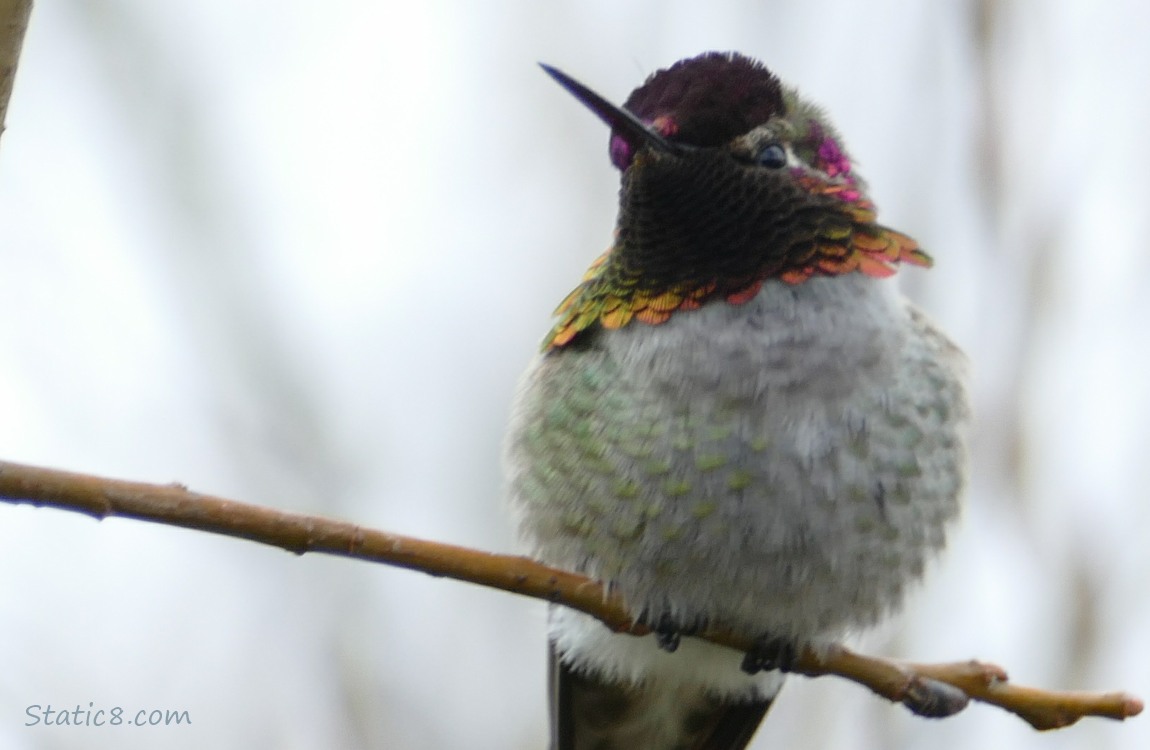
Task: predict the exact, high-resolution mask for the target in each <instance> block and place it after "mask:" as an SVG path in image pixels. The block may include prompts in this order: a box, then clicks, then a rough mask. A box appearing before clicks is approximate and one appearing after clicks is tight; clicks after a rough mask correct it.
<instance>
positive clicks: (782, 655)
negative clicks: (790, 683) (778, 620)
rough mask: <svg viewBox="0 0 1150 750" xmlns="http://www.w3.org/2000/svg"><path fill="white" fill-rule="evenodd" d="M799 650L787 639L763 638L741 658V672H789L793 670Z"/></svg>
mask: <svg viewBox="0 0 1150 750" xmlns="http://www.w3.org/2000/svg"><path fill="white" fill-rule="evenodd" d="M798 656H799V649H798V646H796V645H795V642H794V641H793V640H791V639H789V638H778V637H772V636H764V637H762V638H760V639H758V640H757V641H756V642H755V645H754V646H753V647H752V648H751V650H750V651H747V653H746V654H745V655H744V656H743V663H742V665H741V667H742V670H743V671H744V672H746V673H747V674H757V673H759V672H769V671H771V670H776V669H777V670H778V671H780V672H790V671H792V670H793V669H794V668H795V661H796V660H797V659H798Z"/></svg>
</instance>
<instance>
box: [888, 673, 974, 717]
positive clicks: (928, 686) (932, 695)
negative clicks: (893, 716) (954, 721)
mask: <svg viewBox="0 0 1150 750" xmlns="http://www.w3.org/2000/svg"><path fill="white" fill-rule="evenodd" d="M968 703H970V696H968V695H967V694H966V693H965V692H963V691H962V690H960V689H959V688H956V687H955V686H954V685H949V684H947V683H945V682H940V681H939V680H935V679H932V678H930V677H917V678H915V679H914V680H913V681H912V682H911V684H910V685H908V686H907V689H906V695H904V696H903V699H902V704H903V705H904V706H906V707H907V708H908V709H910V711H911V713H914V714H916V715H918V716H922V717H924V718H927V719H944V718H946V717H947V716H953V715H955V714H956V713H958V712H959V711H961V710H962V709H964V708H966V706H967V704H968Z"/></svg>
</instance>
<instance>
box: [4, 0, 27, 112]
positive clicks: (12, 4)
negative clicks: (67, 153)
mask: <svg viewBox="0 0 1150 750" xmlns="http://www.w3.org/2000/svg"><path fill="white" fill-rule="evenodd" d="M31 15H32V0H0V133H3V132H4V123H5V120H6V118H7V116H8V100H9V98H11V96H12V83H13V81H15V79H16V66H17V64H18V63H19V62H20V49H21V48H22V47H23V46H24V33H25V32H26V31H27V30H28V18H29V17H30V16H31Z"/></svg>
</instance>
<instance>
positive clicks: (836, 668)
mask: <svg viewBox="0 0 1150 750" xmlns="http://www.w3.org/2000/svg"><path fill="white" fill-rule="evenodd" d="M0 498H3V499H4V500H7V501H8V502H13V503H30V504H32V505H36V506H50V507H54V508H60V509H64V510H74V511H79V512H81V513H86V514H88V515H91V516H94V517H95V518H97V519H103V518H107V517H108V516H124V517H127V518H136V519H140V520H143V521H153V522H156V523H162V524H166V525H169V526H181V527H184V528H189V529H198V530H201V531H208V532H211V533H215V534H224V535H226V536H235V537H240V538H243V539H250V540H252V541H255V542H260V543H262V544H268V545H271V546H274V547H280V548H282V549H285V550H288V551H289V552H295V553H296V554H303V553H305V552H322V553H326V554H332V555H342V556H344V557H353V558H357V559H361V560H371V561H374V562H382V563H386V564H388V565H395V566H399V567H403V568H410V569H412V570H420V571H423V572H425V573H429V574H431V575H433V576H446V577H449V578H455V579H457V580H461V581H468V582H470V583H477V584H479V585H482V586H489V587H492V588H497V589H502V590H504V591H509V592H512V593H515V594H523V595H525V596H531V597H535V598H537V599H543V600H546V601H549V602H556V603H558V604H563V605H566V606H568V607H573V608H575V609H578V610H580V611H583V612H586V613H588V614H590V615H593V616H595V617H597V618H599V619H600V620H602V621H603V622H604V623H605V624H606V625H607V626H608V627H610V628H612V629H613V630H616V631H618V632H626V633H632V634H634V635H644V634H647V633H649V632H650V630H649V629H648V628H647V627H646V626H644V625H642V624H640V623H636V622H635V621H634V620H633V619H632V617H631V615H630V614H629V613H628V611H627V609H626V607H625V606H624V603H623V602H622V600H620V599H619V597H617V596H615V595H612V594H610V593H609V592H607V591H606V590H605V589H604V588H603V587H602V586H601V585H599V584H598V583H596V582H594V581H592V580H589V579H587V578H585V577H583V576H580V575H576V574H574V573H569V572H566V571H562V570H556V569H554V568H549V567H547V566H544V565H540V564H539V563H536V562H534V561H532V560H529V559H527V558H524V557H516V556H513V555H495V554H490V553H487V552H479V551H477V550H472V549H467V548H464V547H456V546H452V545H447V544H439V543H437V542H429V541H425V540H422V539H412V538H410V537H405V536H399V535H397V534H388V533H385V532H382V531H375V530H372V529H365V528H362V527H360V526H356V525H355V524H351V523H347V522H345V521H335V520H330V519H326V518H319V517H316V516H306V515H302V514H299V513H288V512H285V511H280V510H275V509H272V508H262V507H259V506H255V505H247V504H244V503H237V502H234V501H231V500H226V499H223V498H218V497H212V496H210V495H202V494H199V493H195V492H190V491H189V490H188V489H187V488H185V487H183V486H180V485H174V484H173V485H155V484H145V483H143V482H127V481H122V480H117V479H104V478H101V477H94V476H88V475H84V474H74V473H70V472H64V471H55V470H52V469H44V468H38V467H34V466H25V465H21V464H14V463H7V462H2V461H0ZM698 637H701V638H705V639H706V640H709V641H712V642H714V643H718V644H720V645H724V646H729V647H731V648H735V649H739V650H743V651H745V650H747V649H749V648H751V647H752V646H753V645H754V644H753V643H752V642H751V641H750V640H749V639H747V638H743V637H740V636H738V635H737V634H734V633H730V632H724V631H719V630H710V631H706V632H704V633H700V634H698ZM795 671H796V672H799V673H801V674H804V675H807V676H811V677H815V676H819V675H827V674H833V675H838V676H840V677H843V678H846V679H848V680H852V681H854V682H857V683H859V684H860V685H864V686H865V687H867V688H869V689H871V690H872V691H874V692H875V693H877V694H879V695H881V696H883V697H884V698H887V699H889V700H891V701H895V702H899V703H902V704H904V705H905V706H907V707H908V708H909V709H910V710H912V711H914V712H915V713H917V714H920V715H923V716H935V717H939V716H949V715H950V714H953V713H956V712H957V711H959V710H961V709H962V708H963V707H964V706H965V705H966V703H967V702H968V700H970V699H973V700H976V701H981V702H983V703H990V704H993V705H996V706H998V707H1000V708H1003V709H1005V710H1007V711H1010V712H1012V713H1014V714H1017V715H1018V716H1019V717H1021V718H1022V719H1023V720H1025V721H1026V722H1028V723H1029V724H1030V725H1031V726H1033V727H1035V728H1036V729H1057V728H1059V727H1064V726H1068V725H1070V724H1073V723H1074V722H1076V721H1078V720H1079V719H1080V718H1082V717H1084V716H1102V717H1106V718H1110V719H1126V718H1129V717H1131V716H1136V715H1138V714H1139V713H1140V712H1141V711H1142V701H1141V700H1139V699H1138V698H1136V697H1134V696H1132V695H1128V694H1126V693H1081V692H1053V691H1047V690H1039V689H1037V688H1028V687H1022V686H1018V685H1013V684H1011V683H1010V682H1008V681H1007V677H1006V672H1005V671H1004V670H1003V669H1002V668H1001V667H997V666H994V665H991V664H982V663H979V662H974V661H970V662H959V663H954V664H909V663H900V662H895V661H891V660H888V659H882V658H877V657H871V656H864V655H862V654H857V653H854V652H852V651H850V650H848V649H846V648H844V647H842V646H833V647H831V648H829V649H826V650H823V651H820V652H815V651H811V650H806V651H804V652H803V653H801V654H799V657H798V660H797V661H796V664H795Z"/></svg>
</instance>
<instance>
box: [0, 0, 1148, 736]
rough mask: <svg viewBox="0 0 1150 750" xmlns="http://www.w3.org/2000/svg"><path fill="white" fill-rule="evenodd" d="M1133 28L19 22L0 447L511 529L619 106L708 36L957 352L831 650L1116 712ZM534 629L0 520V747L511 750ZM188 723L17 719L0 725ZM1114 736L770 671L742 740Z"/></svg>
mask: <svg viewBox="0 0 1150 750" xmlns="http://www.w3.org/2000/svg"><path fill="white" fill-rule="evenodd" d="M1147 38H1150V11H1147V10H1146V6H1145V5H1144V4H1143V3H1137V2H1133V1H1132V0H1131V1H1129V2H1119V1H1115V2H1109V3H1095V2H1091V1H1090V0H1063V1H1061V2H1050V1H1048V0H1000V1H999V2H994V1H993V0H984V1H982V2H979V1H978V0H968V1H962V0H955V1H954V2H945V3H927V2H912V1H910V0H907V1H906V2H899V1H897V0H886V1H885V2H884V1H873V2H866V3H858V2H853V1H852V0H801V1H800V0H777V1H776V2H761V3H756V4H751V3H737V2H721V1H713V2H708V3H701V2H690V3H688V2H660V3H656V2H634V3H629V4H626V5H623V4H620V3H616V2H608V1H606V0H603V1H599V2H568V1H563V2H549V3H537V2H527V1H526V0H522V1H519V2H513V1H510V0H508V1H497V2H488V3H482V4H480V3H465V2H459V1H451V0H428V1H426V2H419V3H415V2H408V3H398V2H386V1H385V2H359V1H356V0H330V1H329V2H326V3H315V2H287V3H283V2H271V1H270V0H241V1H239V2H236V1H235V0H228V1H226V2H225V1H224V0H210V1H204V2H198V3H153V2H148V1H147V0H58V1H56V2H41V3H39V4H38V5H37V7H36V8H35V9H34V11H33V15H32V23H31V28H30V30H29V34H28V37H27V39H26V42H25V49H24V55H23V58H22V60H21V65H20V70H19V74H18V77H17V80H16V87H15V93H14V96H13V98H12V102H11V107H10V110H9V113H8V130H7V132H6V133H5V134H4V136H3V142H2V146H0V268H2V269H3V270H2V271H0V300H2V301H3V304H4V309H5V313H4V314H3V315H2V316H0V414H2V415H3V418H0V458H3V459H6V460H13V461H21V462H29V463H36V464H43V465H48V466H53V467H57V468H65V469H70V470H74V471H82V472H91V473H96V474H102V475H107V476H113V477H120V478H130V479H137V480H144V481H153V482H170V481H178V482H183V483H185V484H187V485H189V486H191V487H192V488H193V489H196V490H200V491H204V492H210V493H215V494H221V495H225V496H229V497H233V498H236V499H240V500H244V501H248V502H253V503H259V504H264V505H271V506H276V507H280V508H284V509H291V510H297V511H303V512H309V513H320V514H324V515H329V516H336V517H340V518H344V519H351V520H354V521H357V522H359V523H362V524H365V525H369V526H375V527H380V528H385V529H389V530H393V531H396V532H400V533H406V534H412V535H417V536H423V537H429V538H434V539H439V540H442V541H446V542H453V543H458V544H465V545H471V546H475V547H480V548H484V549H490V550H498V551H510V550H513V549H515V540H514V538H513V536H512V534H511V533H510V531H509V524H508V522H507V520H506V517H505V515H504V513H503V509H502V506H501V501H500V469H499V456H500V440H501V436H502V431H503V425H504V420H505V418H506V414H507V411H508V408H509V404H510V400H511V397H512V393H513V390H514V385H515V381H516V378H517V376H518V373H519V372H520V370H521V369H522V368H523V366H524V365H525V363H526V362H527V360H528V358H529V357H530V356H531V355H532V353H533V352H534V351H535V349H536V347H537V345H538V343H539V341H540V338H541V337H542V335H543V334H544V333H545V332H546V331H547V330H548V328H549V325H550V324H549V315H550V312H551V310H552V309H553V307H554V306H555V304H556V303H557V302H558V301H559V300H560V299H562V297H563V296H564V295H565V294H566V293H567V291H568V290H569V289H570V288H571V287H572V286H573V285H574V284H575V283H576V282H577V280H578V279H579V277H580V275H581V274H582V272H583V270H584V269H585V267H586V266H587V265H588V263H589V262H590V261H591V260H592V259H593V258H594V257H595V256H596V255H598V254H599V253H600V252H601V251H602V250H603V249H604V248H605V247H606V246H607V244H608V242H609V241H610V238H611V230H612V227H613V221H614V212H615V192H616V189H617V184H618V177H617V174H616V173H615V171H614V170H613V168H612V167H611V166H610V164H609V162H608V160H607V131H606V129H605V128H604V127H603V126H602V124H601V123H599V122H598V121H597V120H596V119H595V118H594V117H592V116H590V115H589V114H588V113H587V112H586V111H584V110H583V109H582V108H581V107H580V106H578V104H577V103H576V102H575V101H574V100H573V99H572V98H571V97H570V96H569V95H567V94H565V93H564V92H563V91H562V90H561V89H560V88H559V87H557V86H556V85H555V84H554V83H553V82H552V81H551V80H549V79H548V78H547V77H546V76H545V75H543V73H542V72H541V71H540V70H539V69H538V68H537V67H536V65H535V62H536V61H537V60H543V61H546V62H549V63H552V64H554V65H556V66H558V67H560V68H562V69H564V70H566V71H567V72H569V73H571V74H573V75H575V76H576V77H578V78H579V79H581V80H583V81H584V82H586V83H588V84H589V85H591V86H593V87H594V88H596V89H597V90H599V91H600V92H602V93H603V94H605V95H606V96H607V97H608V98H610V99H613V100H615V101H622V100H623V99H624V98H625V97H626V95H627V93H628V92H629V91H630V90H631V89H632V88H633V87H634V86H636V85H638V84H639V83H640V82H641V81H642V80H643V78H644V77H645V76H646V75H647V74H649V73H651V72H653V71H654V70H655V69H657V68H659V67H664V66H666V65H668V64H670V63H672V62H674V61H675V60H677V59H679V58H682V57H686V56H691V55H694V54H696V53H698V52H701V51H704V50H708V49H722V50H726V49H737V50H740V51H742V52H745V53H748V54H751V55H753V56H756V57H759V58H761V59H763V60H764V61H765V62H767V63H768V64H769V65H770V66H771V67H772V68H773V69H774V70H775V71H776V72H777V73H779V74H780V75H781V76H782V77H783V78H784V79H785V80H787V81H788V82H791V83H794V84H797V85H799V86H800V88H802V89H803V91H804V92H805V93H806V94H807V95H808V96H809V97H810V98H813V99H814V100H816V101H819V102H821V103H822V104H824V105H825V106H826V108H827V109H828V110H829V112H830V113H831V115H832V117H833V120H834V122H835V123H836V124H837V125H838V126H839V128H840V130H841V131H842V132H843V133H844V134H845V136H846V140H847V142H848V144H849V145H850V147H851V149H852V151H853V153H854V156H855V157H856V159H857V162H858V164H859V169H860V171H861V172H862V174H864V175H865V176H866V177H867V178H868V179H869V181H870V183H871V187H872V195H873V196H874V198H875V199H876V201H877V202H878V204H879V205H880V208H881V218H882V219H883V221H884V222H885V223H888V224H890V225H891V226H894V227H897V228H899V229H901V230H903V231H905V232H907V233H909V234H911V235H913V236H915V237H916V238H918V239H919V240H920V241H921V242H922V244H923V245H924V246H925V247H926V248H927V249H928V250H929V251H930V252H931V253H932V254H933V255H934V257H935V259H936V266H935V268H934V269H932V270H930V271H929V272H924V271H921V270H916V269H907V270H904V271H903V272H902V273H901V274H900V276H899V278H900V279H901V283H902V284H903V286H904V288H905V289H906V290H907V292H908V294H911V295H912V296H913V297H914V298H915V299H917V300H918V301H919V302H920V303H921V304H922V305H923V306H924V307H925V308H926V309H927V310H929V311H930V313H931V314H932V315H933V316H934V317H935V318H936V319H937V320H938V321H939V322H941V323H942V324H943V326H944V327H945V328H946V329H947V330H948V331H949V332H950V333H951V334H952V335H953V337H954V338H955V339H956V340H957V341H958V342H959V343H960V344H961V345H962V346H963V347H964V348H965V349H966V350H967V352H969V354H970V356H971V359H972V361H973V366H974V373H975V383H974V393H975V398H976V409H977V428H976V431H975V436H974V467H973V478H972V481H971V490H970V492H969V496H968V506H967V511H966V514H965V518H964V520H963V523H962V526H961V528H959V529H958V530H957V531H956V533H955V534H954V536H953V537H952V543H951V549H950V551H949V553H948V555H947V556H946V557H945V558H944V559H943V560H942V561H941V562H940V563H939V564H938V565H936V566H935V568H934V570H933V571H932V573H931V575H930V578H929V580H928V584H927V585H926V586H925V587H924V588H922V590H921V591H919V592H918V593H917V594H916V596H914V597H913V598H912V600H911V601H910V603H909V605H908V607H907V610H906V612H905V613H904V614H903V615H902V616H900V617H898V618H896V619H895V620H893V621H892V622H891V623H890V624H889V625H888V626H886V627H884V628H882V629H880V630H878V631H876V632H873V633H868V634H865V635H862V636H860V637H859V638H857V639H856V640H855V644H856V645H858V646H860V647H862V648H865V649H869V650H873V651H876V652H879V653H885V654H891V655H895V656H904V657H907V658H914V659H918V660H953V659H961V658H969V657H979V658H983V659H986V660H990V661H996V662H999V663H1001V664H1003V665H1005V666H1006V667H1007V668H1008V669H1009V670H1010V672H1011V674H1012V676H1013V677H1014V678H1015V679H1016V680H1017V681H1019V682H1021V683H1023V684H1031V685H1039V686H1045V687H1061V688H1079V689H1119V688H1121V689H1127V690H1130V691H1132V692H1135V693H1137V694H1141V695H1142V696H1143V697H1150V637H1148V634H1150V598H1148V597H1147V595H1146V587H1147V583H1146V582H1147V578H1148V576H1150V545H1148V544H1147V536H1148V535H1147V532H1148V530H1150V517H1148V516H1150V503H1147V490H1146V486H1147V480H1148V479H1150V462H1148V461H1146V457H1145V455H1144V449H1145V445H1146V444H1147V439H1148V437H1150V436H1148V434H1147V430H1148V427H1147V424H1148V422H1147V415H1148V413H1150V377H1147V373H1148V370H1150V362H1148V359H1150V347H1148V346H1147V344H1148V338H1147V333H1146V325H1147V324H1146V321H1147V320H1150V296H1148V295H1146V294H1145V293H1144V288H1145V283H1146V282H1145V279H1146V278H1147V275H1148V271H1150V252H1148V250H1147V241H1146V237H1147V236H1148V235H1150V226H1148V221H1150V220H1148V215H1150V214H1148V211H1147V208H1146V207H1147V206H1148V205H1150V188H1148V186H1147V179H1146V177H1145V172H1146V168H1147V165H1148V164H1150V153H1148V149H1150V146H1148V143H1150V139H1148V138H1147V137H1146V134H1147V133H1148V132H1150V98H1148V96H1147V94H1146V86H1145V72H1146V71H1147V70H1150V45H1147V44H1146V39H1147ZM543 620H544V607H543V605H542V604H540V603H538V602H534V601H528V600H525V599H520V598H516V597H512V596H510V595H506V594H501V593H497V592H493V591H488V590H484V589H480V588H477V587H473V586H468V585H464V584H460V583H455V582H451V581H444V580H437V579H432V578H428V577H426V576H423V575H420V574H416V573H411V572H405V571H399V570H393V569H388V568H385V567H381V566H373V565H367V564H364V563H357V562H349V561H346V560H339V559H325V558H323V557H321V556H305V557H302V558H297V557H294V556H291V555H289V554H286V553H284V552H282V551H278V550H275V549H270V548H264V547H260V546H257V545H255V544H251V543H248V542H244V541H239V540H234V539H224V538H215V537H212V536H209V535H206V534H202V533H195V532H190V531H183V530H177V529H170V528H164V527H160V526H155V525H148V524H143V523H138V522H133V521H125V520H118V519H112V520H108V521H105V522H102V523H96V522H94V521H92V520H90V519H88V518H86V517H82V516H79V515H75V514H70V513H64V512H59V511H53V510H47V509H42V510H36V509H32V508H30V507H16V506H11V505H7V504H0V747H4V748H16V749H18V750H19V749H32V748H35V749H36V750H40V749H50V748H69V749H72V748H80V749H85V750H86V749H88V748H153V747H161V746H162V747H165V748H204V747H216V748H272V747H274V748H287V749H290V748H313V747H328V748H337V749H340V750H343V749H346V750H358V749H360V748H387V749H388V750H393V749H395V750H405V749H407V748H415V749H420V750H424V749H431V750H435V749H438V748H472V749H479V750H483V749H485V748H492V749H493V750H494V749H501V750H506V749H508V748H513V749H517V748H522V749H523V750H539V749H541V748H544V747H545V734H546V710H545V695H544V694H545V688H544V685H545V683H544V673H545V667H544V652H545V646H544V623H543ZM49 704H51V705H52V706H53V707H54V708H56V709H65V710H71V709H73V708H75V707H76V706H81V707H83V708H85V709H88V708H89V704H91V709H92V710H96V709H99V708H104V709H106V710H107V709H110V708H112V707H115V706H120V707H122V708H124V709H125V711H126V712H133V713H134V712H135V711H136V710H139V709H147V710H152V709H169V710H186V711H188V712H189V715H190V717H191V719H192V724H191V725H190V726H187V725H185V726H180V727H162V726H161V727H150V728H140V727H126V726H121V727H102V728H101V727H60V726H51V727H46V726H44V725H43V724H40V725H38V726H32V727H28V726H25V724H26V723H27V722H28V721H29V719H28V717H27V714H26V709H27V707H28V706H32V705H41V706H42V707H44V708H46V707H47V706H48V705H49ZM926 745H929V746H930V747H933V748H940V749H941V748H960V747H961V748H967V747H1010V748H1014V749H1015V750H1022V749H1023V748H1042V750H1052V749H1055V748H1092V749H1097V748H1145V747H1147V746H1148V745H1150V719H1148V718H1139V719H1136V720H1133V721H1131V722H1128V723H1127V724H1125V725H1120V724H1116V723H1112V722H1108V721H1104V720H1100V719H1091V720H1086V721H1084V722H1082V723H1081V724H1080V725H1078V726H1076V727H1073V728H1070V729H1066V730H1063V731H1060V732H1056V733H1052V734H1042V735H1040V734H1038V733H1036V732H1034V731H1032V730H1031V729H1030V728H1029V727H1027V726H1026V725H1025V724H1023V723H1022V722H1021V721H1019V720H1018V719H1017V718H1014V717H1013V716H1010V715H1007V714H1004V713H1002V712H1000V711H998V710H995V709H992V708H988V707H985V706H980V705H974V706H972V707H971V708H970V709H968V710H967V711H966V712H964V713H963V714H961V715H960V716H957V717H955V718H952V719H949V720H946V721H942V722H929V721H925V720H922V719H917V718H914V717H912V716H910V715H909V714H907V712H905V711H904V710H903V709H902V708H900V707H896V706H890V705H888V704H886V703H885V702H883V701H881V700H879V699H877V698H875V697H873V696H871V695H870V694H869V693H867V692H866V691H865V690H863V689H861V688H858V687H856V686H854V685H850V684H847V683H844V682H841V681H839V680H835V679H819V680H807V679H802V678H794V679H793V680H792V681H791V684H790V685H789V686H788V687H787V689H786V690H785V691H784V692H783V695H782V697H781V699H780V700H779V701H778V702H777V703H776V705H775V707H774V708H773V709H772V712H771V715H770V717H769V719H768V721H767V722H766V723H765V724H764V726H763V728H762V730H761V731H760V733H759V736H758V738H757V742H756V744H755V747H760V748H771V747H795V748H798V747H803V748H821V747H826V748H858V749H860V750H862V749H867V748H888V749H889V748H916V747H922V746H926Z"/></svg>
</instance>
